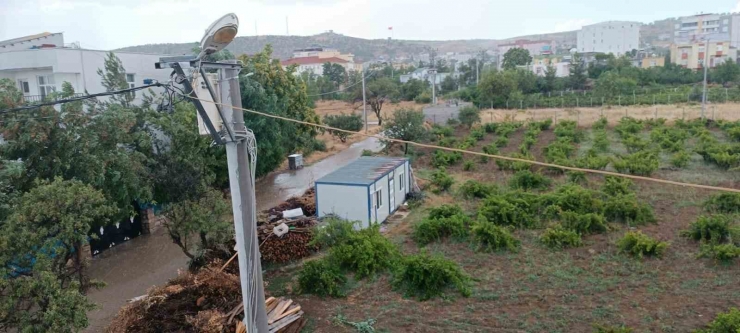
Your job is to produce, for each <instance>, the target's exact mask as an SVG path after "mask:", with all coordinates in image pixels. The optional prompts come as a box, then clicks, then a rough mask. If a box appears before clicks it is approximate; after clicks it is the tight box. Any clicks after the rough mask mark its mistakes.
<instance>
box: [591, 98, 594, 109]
mask: <svg viewBox="0 0 740 333" xmlns="http://www.w3.org/2000/svg"><path fill="white" fill-rule="evenodd" d="M591 107H594V98H593V97H591Z"/></svg>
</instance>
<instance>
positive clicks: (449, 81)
mask: <svg viewBox="0 0 740 333" xmlns="http://www.w3.org/2000/svg"><path fill="white" fill-rule="evenodd" d="M456 88H457V83H456V82H455V79H453V78H452V76H451V75H447V76H445V78H444V80H442V83H441V84H440V85H439V93H440V94H446V93H449V92H453V91H455V89H456Z"/></svg>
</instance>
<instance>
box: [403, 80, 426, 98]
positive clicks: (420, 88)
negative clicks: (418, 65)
mask: <svg viewBox="0 0 740 333" xmlns="http://www.w3.org/2000/svg"><path fill="white" fill-rule="evenodd" d="M427 85H428V83H427V81H421V80H417V79H410V80H408V81H406V83H404V84H402V85H401V99H403V100H404V101H413V100H414V99H415V98H416V97H417V96H419V95H421V93H423V92H424V90H426V88H427Z"/></svg>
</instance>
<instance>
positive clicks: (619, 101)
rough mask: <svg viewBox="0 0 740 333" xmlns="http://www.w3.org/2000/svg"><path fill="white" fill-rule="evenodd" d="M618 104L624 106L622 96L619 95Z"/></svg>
mask: <svg viewBox="0 0 740 333" xmlns="http://www.w3.org/2000/svg"><path fill="white" fill-rule="evenodd" d="M617 103H618V104H619V106H622V95H619V98H618V99H617Z"/></svg>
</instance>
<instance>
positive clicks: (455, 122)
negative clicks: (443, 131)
mask: <svg viewBox="0 0 740 333" xmlns="http://www.w3.org/2000/svg"><path fill="white" fill-rule="evenodd" d="M457 125H460V121H459V120H457V118H447V126H452V127H455V126H457Z"/></svg>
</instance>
